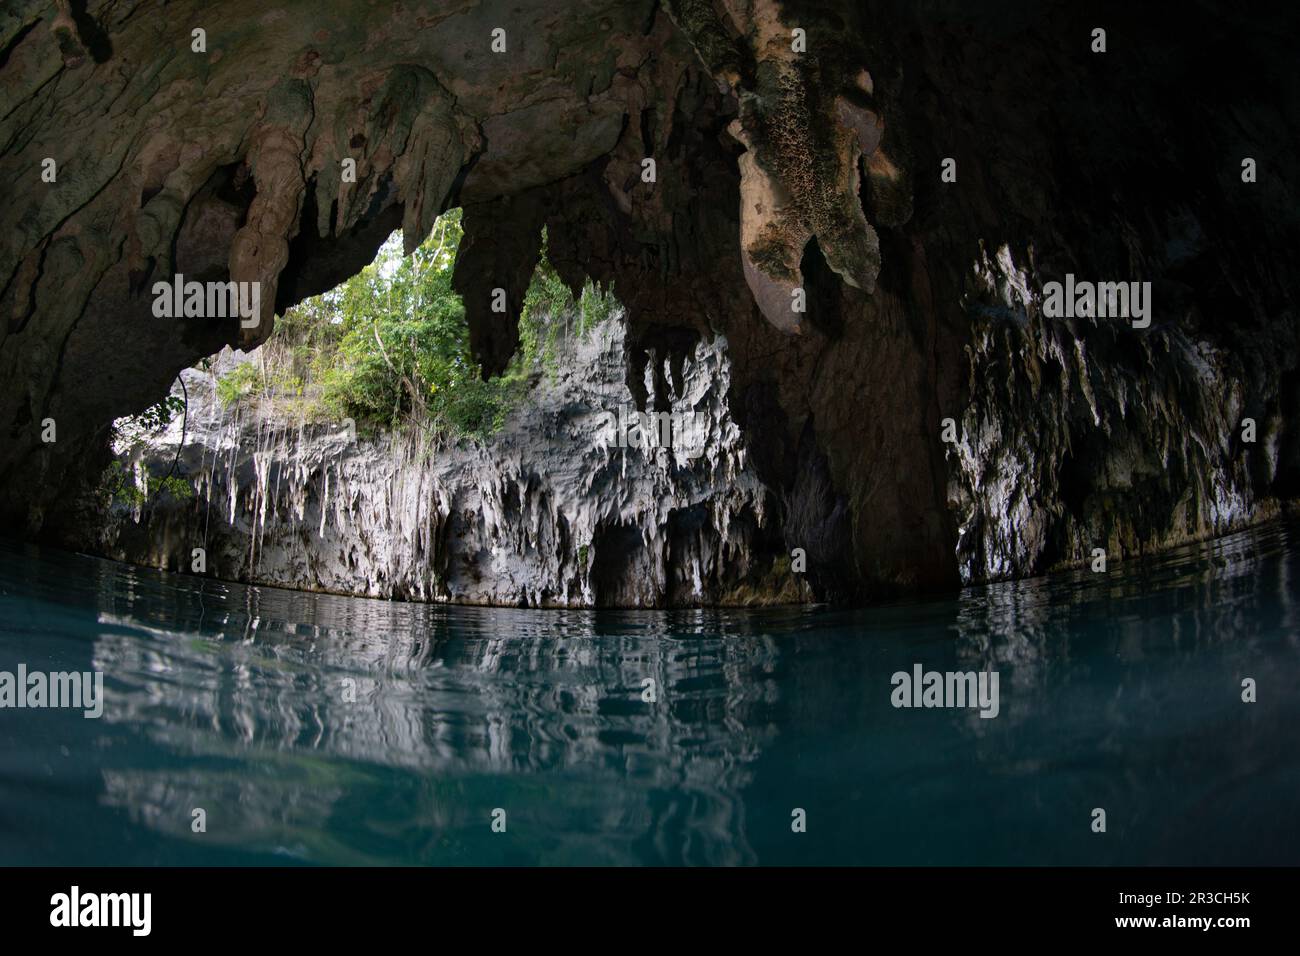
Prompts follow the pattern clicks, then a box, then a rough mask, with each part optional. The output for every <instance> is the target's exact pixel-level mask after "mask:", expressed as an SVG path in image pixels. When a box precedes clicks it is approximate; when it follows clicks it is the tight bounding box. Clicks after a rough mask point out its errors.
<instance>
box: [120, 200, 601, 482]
mask: <svg viewBox="0 0 1300 956" xmlns="http://www.w3.org/2000/svg"><path fill="white" fill-rule="evenodd" d="M462 238H463V231H462V228H461V210H460V209H451V210H448V211H447V212H444V213H443V214H442V215H441V216H440V217H439V218H438V219H437V220H436V222H435V223H434V226H433V228H432V230H431V231H430V234H429V236H428V237H427V238H426V239H425V240H424V242H422V243H421V244H420V245H419V246H418V247H417V248H416V249H414V250H413V251H412V252H411V254H410V255H404V254H403V246H402V234H401V232H400V230H399V231H396V232H394V233H392V234H391V235H390V236H389V237H388V238H387V239H386V240H385V241H384V242H383V243H382V244H381V245H380V247H379V249H378V251H377V253H376V255H375V257H374V260H373V261H372V262H371V263H370V264H369V265H367V266H365V267H364V268H362V269H361V270H360V271H359V272H357V273H356V274H355V275H353V276H351V277H350V278H348V279H347V280H345V281H344V282H342V283H340V284H339V285H337V286H335V287H334V288H333V289H330V290H328V291H326V292H323V293H321V294H319V295H316V296H313V297H311V298H308V299H305V300H303V301H302V302H300V303H298V304H297V305H294V306H292V307H291V308H288V309H285V310H284V311H283V313H281V314H279V315H277V316H276V320H275V328H274V330H273V332H272V333H271V335H270V336H269V337H268V338H267V340H266V341H265V342H264V343H262V344H261V345H260V346H258V347H256V348H254V349H252V350H250V351H247V352H244V351H239V350H236V349H232V348H229V347H227V348H224V349H222V350H221V351H220V352H218V353H216V354H214V355H211V356H209V357H207V358H205V359H203V360H201V361H200V362H198V363H197V364H196V365H195V366H194V367H193V368H190V369H186V370H184V371H183V372H182V374H181V376H180V377H179V378H178V381H177V383H176V385H175V386H174V388H173V390H172V393H171V394H170V395H168V396H167V397H166V398H165V399H163V400H162V401H160V402H159V403H157V404H156V405H154V406H152V407H151V408H149V409H147V410H146V411H145V412H144V413H143V414H141V415H135V416H130V417H128V418H123V419H119V420H118V421H116V422H115V423H114V426H113V427H114V432H113V452H114V460H113V462H112V463H111V464H110V469H109V475H108V476H107V481H108V483H109V484H110V486H111V487H110V488H109V491H110V494H112V495H117V496H121V497H123V498H125V499H127V500H128V501H130V502H131V503H133V504H139V502H140V501H141V500H142V499H147V498H148V497H150V496H151V495H153V494H155V493H156V492H157V491H158V489H159V488H162V487H164V486H165V487H166V490H167V491H168V492H170V493H172V494H174V495H183V494H184V493H185V492H186V491H187V489H185V488H183V487H181V485H182V484H184V482H183V481H180V480H179V479H177V478H176V476H175V475H174V474H168V475H167V476H166V477H160V476H158V475H150V474H148V473H147V472H148V471H149V470H150V469H147V468H144V467H143V466H142V461H143V460H144V459H145V458H146V457H149V456H150V453H151V452H152V453H154V455H153V457H154V458H155V459H156V451H157V446H158V445H159V444H160V442H167V443H176V444H177V445H178V447H179V446H180V445H184V444H185V443H186V442H187V441H190V442H193V441H194V440H195V439H196V436H197V432H196V426H199V425H201V424H202V422H203V421H209V422H213V423H216V424H218V425H221V426H223V427H231V428H233V429H234V430H235V431H236V432H237V431H240V430H243V429H247V428H250V427H258V428H261V429H263V430H266V431H281V432H283V431H285V430H287V429H293V428H298V429H301V428H314V429H320V428H324V429H326V430H342V431H343V432H344V433H346V434H347V435H348V436H349V437H350V438H351V439H352V440H354V441H355V440H356V438H357V437H358V436H361V437H362V438H363V439H365V438H377V437H380V436H383V435H394V434H400V433H416V432H420V433H423V436H422V437H424V438H432V439H433V440H434V441H435V442H436V443H437V444H444V443H454V442H458V441H463V440H469V441H474V442H479V443H487V442H490V441H491V440H492V436H493V435H494V434H496V433H497V432H498V431H499V430H500V429H501V428H502V427H503V425H504V423H505V421H506V419H507V418H508V417H509V416H510V414H511V413H512V412H513V411H515V410H516V409H518V408H520V407H521V406H523V405H525V404H527V403H529V402H531V401H532V400H533V396H534V394H535V388H536V386H537V385H538V384H539V383H541V382H542V381H544V380H545V379H546V378H547V377H548V376H554V375H555V374H556V370H557V368H558V367H559V366H560V365H561V364H562V360H563V359H564V357H565V356H566V355H567V354H568V353H569V352H570V351H571V349H572V348H573V347H574V346H575V345H576V343H578V342H579V341H581V340H582V339H583V338H585V337H586V336H588V335H589V334H590V333H591V331H592V330H593V329H595V328H596V327H597V326H599V325H601V324H602V323H605V322H609V321H618V322H621V321H622V318H623V309H622V307H621V305H620V304H619V303H618V300H617V299H616V298H615V297H614V294H613V291H612V289H611V290H601V289H600V288H598V287H596V286H594V285H593V284H592V283H591V282H590V281H588V282H587V283H586V285H585V286H584V288H582V289H581V290H580V291H579V293H578V294H577V295H576V296H575V295H574V294H573V292H572V291H571V290H570V289H569V288H568V287H567V286H566V285H565V284H564V282H563V281H562V280H561V279H560V278H559V276H558V275H557V273H556V271H555V269H554V268H553V267H552V265H551V263H550V261H549V260H548V258H547V255H546V242H545V233H544V232H543V241H542V249H541V255H540V258H539V261H538V263H537V266H536V268H535V270H534V272H533V275H532V278H531V281H530V284H529V286H528V289H527V292H526V294H525V296H524V300H523V304H522V308H521V310H520V315H519V318H518V327H519V345H518V348H517V349H516V352H515V355H514V357H513V358H512V359H511V361H510V363H509V365H508V366H507V368H506V369H505V371H504V372H502V373H501V374H499V375H496V376H493V377H488V378H485V377H484V375H483V374H482V368H481V366H480V364H479V363H478V362H477V361H476V360H475V359H474V357H473V354H472V350H471V343H470V332H469V327H468V323H467V321H466V315H465V307H464V303H463V301H462V298H461V296H460V294H459V293H458V292H457V291H456V290H455V288H454V287H453V272H454V268H455V264H456V257H457V254H458V252H459V249H460V244H461V240H462ZM500 320H501V321H508V318H507V317H506V316H500ZM178 457H179V453H178Z"/></svg>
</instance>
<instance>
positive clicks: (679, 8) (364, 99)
mask: <svg viewBox="0 0 1300 956" xmlns="http://www.w3.org/2000/svg"><path fill="white" fill-rule="evenodd" d="M1285 13H1286V11H1285V8H1284V7H1283V6H1282V5H1278V7H1277V9H1276V10H1274V9H1273V6H1272V5H1269V4H1266V5H1264V7H1258V6H1256V7H1252V8H1251V10H1250V11H1245V10H1243V11H1242V12H1241V13H1239V14H1238V13H1231V12H1227V13H1225V12H1215V11H1212V10H1210V9H1209V8H1206V7H1201V6H1197V7H1195V8H1193V9H1190V10H1189V11H1188V12H1187V14H1186V16H1185V17H1182V18H1180V20H1179V22H1178V23H1177V24H1170V23H1169V22H1168V21H1167V20H1165V19H1162V18H1161V16H1160V14H1159V13H1158V12H1156V11H1151V10H1146V9H1143V8H1141V7H1140V6H1139V5H1128V7H1126V8H1123V9H1116V10H1113V11H1109V12H1107V13H1106V15H1105V16H1106V27H1107V29H1108V31H1109V38H1110V46H1109V50H1108V52H1106V53H1105V54H1097V53H1094V52H1092V50H1091V49H1090V43H1089V41H1090V37H1091V31H1092V29H1093V28H1094V27H1095V26H1096V24H1095V23H1094V22H1092V19H1091V18H1090V17H1089V16H1085V15H1084V14H1083V13H1082V12H1081V11H1079V10H1078V9H1077V7H1075V6H1073V5H1071V4H1069V3H1066V2H1064V0H1049V2H1046V3H1041V2H1040V3H1035V4H1028V3H1022V2H1017V0H987V2H982V3H980V4H970V5H966V4H952V3H948V2H943V0H921V2H908V3H901V2H891V0H868V2H865V3H863V2H854V3H850V2H847V0H843V2H841V0H826V2H818V3H797V2H794V0H666V2H663V3H656V2H654V0H639V2H630V3H629V2H613V0H578V2H573V3H564V4H550V3H542V2H538V3H529V4H523V5H518V4H512V3H506V2H494V0H489V2H485V3H480V4H475V5H465V6H456V5H450V4H442V3H413V4H369V3H360V2H351V0H342V2H337V3H331V4H328V5H324V6H322V5H321V4H318V3H308V2H305V0H292V2H285V3H279V4H275V5H270V6H268V5H267V4H252V3H248V2H244V0H228V2H222V3H215V4H214V3H199V2H197V0H188V2H184V0H183V2H174V3H168V4H165V5H161V6H160V5H157V4H151V3H145V2H131V0H117V2H91V3H88V4H85V5H76V4H62V3H50V2H39V0H18V2H16V3H11V4H10V5H9V6H8V7H6V8H5V10H4V11H3V13H0V89H3V108H2V109H0V182H4V183H5V184H6V186H7V202H6V204H5V207H4V210H3V212H2V213H0V215H3V217H4V225H5V229H4V238H3V243H2V244H0V315H3V317H4V321H3V323H0V437H2V441H0V515H2V516H3V520H4V525H5V527H6V528H12V529H14V530H15V531H17V532H19V533H26V534H31V535H38V534H39V535H44V536H47V537H49V538H52V539H54V540H69V535H68V533H67V532H69V530H70V529H68V528H67V527H66V524H67V522H68V521H70V520H72V519H71V518H70V515H71V514H72V509H70V508H69V507H68V506H67V503H68V502H71V501H74V500H78V497H79V494H80V492H81V491H82V490H83V489H84V488H85V487H86V486H87V485H88V484H89V483H91V482H93V481H94V479H95V478H96V477H97V475H98V473H99V471H100V470H101V469H102V466H103V464H104V462H105V460H106V455H107V451H106V447H107V431H108V426H109V423H110V422H111V421H112V420H113V419H114V418H116V417H118V416H120V415H125V414H130V413H136V412H139V411H141V410H142V409H144V408H145V407H147V406H148V405H150V404H152V403H153V402H155V401H157V400H158V399H159V398H160V397H162V396H163V395H165V394H166V393H167V391H168V389H169V388H170V387H171V385H172V383H173V381H174V380H175V378H176V375H177V374H178V372H179V371H180V370H181V369H183V368H186V367H188V366H190V365H191V364H192V363H193V362H195V361H196V360H197V359H199V358H201V357H203V356H207V355H211V354H213V353H215V352H216V351H217V350H219V349H220V348H221V347H222V346H223V345H227V344H230V345H235V344H243V345H247V346H251V345H255V344H256V343H257V342H259V341H262V340H264V339H265V336H266V335H268V334H269V332H270V330H271V321H272V314H273V313H278V312H280V311H282V310H283V309H285V308H287V307H288V306H289V305H291V304H293V303H295V302H297V301H300V300H301V299H303V298H304V297H307V296H310V295H313V294H316V293H319V292H321V291H324V290H325V289H328V288H330V287H332V286H333V285H335V284H337V283H338V282H340V281H341V280H343V279H344V278H346V277H347V276H348V275H351V274H352V273H354V272H356V271H357V270H358V269H359V268H360V267H361V266H362V265H364V264H365V263H366V262H368V261H369V260H370V259H371V258H372V257H373V254H374V252H375V250H376V249H377V248H378V246H379V244H380V243H381V242H382V241H383V239H384V238H385V237H386V236H387V235H388V234H389V233H390V232H392V231H393V230H394V229H396V228H402V229H403V230H404V232H405V234H406V242H407V247H408V248H410V247H411V246H413V245H414V244H415V243H417V242H418V241H419V240H420V239H421V238H422V237H423V236H424V235H426V234H427V233H428V231H429V229H430V226H431V224H432V222H433V219H434V218H435V217H436V215H437V214H438V213H439V212H440V211H442V210H444V209H446V208H449V207H452V206H461V207H463V208H464V216H465V222H466V241H465V244H464V246H463V249H462V257H463V258H462V261H461V262H460V263H458V265H457V271H456V284H457V288H458V290H459V291H460V292H461V293H462V295H463V297H464V299H465V303H466V313H467V321H468V322H469V323H470V328H471V334H472V341H473V345H474V350H475V353H476V356H477V357H478V358H479V359H480V361H481V363H482V365H483V368H484V371H485V373H487V374H492V373H493V372H494V371H497V370H499V369H500V368H502V367H503V365H504V363H505V362H507V361H508V360H509V356H510V354H511V353H512V352H513V350H514V348H515V344H516V341H517V332H516V331H515V328H514V325H515V321H516V318H517V315H518V309H519V306H520V299H521V295H520V293H521V291H522V288H523V287H524V286H526V281H527V274H528V273H529V271H530V268H531V267H530V266H529V262H530V261H531V260H532V259H533V257H534V256H535V255H536V252H537V248H538V243H539V241H540V233H541V229H542V228H545V230H546V237H547V243H548V255H549V257H550V258H551V260H552V261H553V262H554V264H555V266H556V268H557V270H558V271H559V273H560V274H561V276H562V277H563V278H564V280H565V281H566V283H568V284H569V285H571V286H573V287H575V288H576V287H578V286H579V285H580V284H581V283H582V282H583V281H584V280H585V279H586V278H588V277H590V278H592V279H594V280H596V281H597V282H599V283H601V284H602V285H609V284H613V285H614V287H615V288H616V289H617V291H618V294H619V296H620V299H621V300H622V301H623V302H624V303H625V305H626V306H627V317H628V332H627V339H626V346H625V352H626V360H627V383H628V386H629V388H630V389H631V392H632V394H634V395H635V396H636V397H637V399H638V400H639V401H642V402H653V401H655V398H654V395H656V394H658V395H662V394H666V392H665V391H664V390H662V389H660V390H652V389H647V388H646V386H645V375H646V374H647V369H649V375H650V376H651V381H655V380H656V377H657V376H663V375H664V372H663V371H662V368H661V366H662V360H663V359H664V358H665V357H667V359H668V367H669V369H671V368H672V367H673V364H674V363H678V364H680V363H681V362H682V361H684V360H685V358H686V357H687V356H689V355H691V354H693V350H694V349H695V348H696V346H697V344H698V343H699V342H701V341H711V340H712V339H713V337H714V336H715V335H717V334H719V333H721V334H723V335H725V337H726V340H727V342H728V348H729V350H730V355H731V357H732V363H733V366H732V378H731V384H730V395H729V405H730V407H731V409H732V414H733V415H734V416H735V418H736V420H737V422H738V423H739V424H740V426H741V428H742V431H743V432H744V434H745V441H746V447H747V448H748V449H749V450H750V452H749V453H750V460H751V461H752V464H753V467H754V468H755V469H756V470H757V473H758V474H759V475H760V476H761V478H762V480H763V482H764V484H765V485H766V486H767V487H768V488H770V489H771V490H772V492H773V494H774V495H775V496H776V497H777V498H778V499H779V501H780V508H779V515H777V516H776V517H775V518H774V519H773V520H774V521H775V527H779V528H780V529H782V533H783V535H784V536H785V538H786V542H785V543H786V546H787V547H788V548H794V547H801V548H804V549H805V550H806V552H807V554H808V558H809V569H808V582H809V583H810V584H811V586H812V587H813V589H814V591H815V593H816V594H817V595H819V596H821V597H829V598H850V599H852V598H861V597H870V596H873V595H877V594H881V593H884V592H888V591H892V590H899V589H913V588H936V587H951V586H955V585H956V584H957V583H959V582H960V581H962V580H970V581H978V580H983V579H986V578H990V577H1001V576H1014V575H1020V574H1026V573H1033V572H1037V571H1041V570H1045V569H1048V568H1051V567H1056V566H1061V565H1067V564H1073V563H1077V562H1078V561H1080V560H1081V559H1082V558H1083V557H1084V556H1086V555H1087V554H1089V553H1090V551H1091V549H1093V548H1095V547H1098V546H1100V547H1104V548H1106V549H1108V550H1109V551H1110V552H1111V553H1112V556H1113V557H1116V558H1123V557H1127V556H1131V555H1135V554H1141V553H1144V552H1146V551H1150V550H1152V549H1155V548H1159V547H1163V546H1166V545H1168V544H1170V543H1173V542H1176V541H1180V540H1186V539H1188V538H1193V537H1202V536H1205V535H1209V534H1216V533H1222V532H1224V531H1227V530H1229V529H1231V528H1233V527H1236V526H1239V525H1240V524H1243V523H1248V522H1251V521H1256V520H1259V519H1260V518H1262V517H1264V516H1267V515H1269V514H1272V513H1275V512H1276V511H1277V510H1278V508H1279V507H1282V506H1284V505H1285V503H1286V502H1287V501H1288V500H1290V499H1291V498H1293V497H1294V496H1295V494H1296V491H1297V489H1298V488H1300V442H1297V436H1296V430H1295V427H1294V425H1293V424H1292V423H1293V421H1294V419H1295V415H1296V414H1297V411H1300V409H1298V408H1297V406H1298V405H1300V402H1298V401H1297V395H1296V388H1297V381H1300V380H1298V379H1297V376H1296V368H1297V364H1298V363H1300V358H1298V348H1300V346H1298V344H1297V335H1296V331H1297V330H1296V318H1295V310H1294V305H1293V303H1294V302H1295V299H1296V288H1295V286H1296V278H1295V274H1294V270H1293V269H1292V268H1291V265H1292V261H1293V259H1294V255H1295V250H1296V249H1297V247H1300V228H1298V226H1297V209H1298V208H1300V205H1298V204H1297V202H1296V196H1295V193H1294V188H1293V186H1292V185H1291V183H1290V181H1289V179H1288V175H1287V173H1286V172H1285V171H1286V170H1287V169H1288V164H1289V163H1290V162H1291V159H1290V157H1293V156H1294V155H1295V154H1296V151H1297V147H1300V142H1297V139H1298V138H1300V136H1298V134H1297V122H1296V116H1297V114H1298V111H1300V96H1298V95H1297V90H1296V81H1295V77H1294V71H1292V70H1289V69H1287V68H1285V67H1283V66H1282V64H1287V63H1289V51H1287V50H1286V49H1285V45H1284V44H1285V39H1284V38H1285V31H1283V30H1281V29H1271V28H1270V24H1274V23H1276V24H1282V23H1284V22H1285V20H1284V16H1285ZM196 31H202V43H200V42H199V41H198V39H197V37H196ZM498 31H500V32H498ZM1207 63H1213V64H1214V68H1213V70H1209V69H1207V67H1206V64H1207ZM647 158H651V159H653V160H654V161H655V176H654V177H653V179H651V180H647V179H645V178H643V177H642V175H641V173H642V170H643V169H644V165H643V162H644V160H645V159H647ZM1245 158H1250V159H1251V160H1252V161H1253V162H1254V163H1255V164H1256V167H1257V169H1258V175H1257V177H1255V178H1252V179H1251V180H1250V181H1246V180H1245V178H1244V177H1243V175H1242V163H1243V160H1244V159H1245ZM945 168H946V169H951V170H954V171H955V180H954V181H945V180H944V179H941V175H940V174H941V170H943V169H945ZM52 171H53V172H54V178H53V180H52V181H51V180H50V179H47V178H46V177H47V176H48V174H49V173H50V172H52ZM345 171H346V172H347V173H348V174H347V175H345ZM1004 247H1005V248H1006V249H1007V250H1008V253H1007V257H1006V258H1007V261H1006V263H1004V262H1003V260H1002V258H1001V257H1000V256H999V253H998V250H1001V249H1003V248H1004ZM1008 263H1009V264H1008ZM1071 272H1073V273H1076V274H1080V275H1088V276H1093V277H1096V278H1097V279H1099V280H1108V281H1116V282H1119V281H1149V282H1151V283H1152V288H1153V296H1154V303H1155V304H1154V318H1153V322H1152V324H1151V326H1150V327H1149V328H1146V329H1140V330H1139V329H1133V328H1131V327H1126V326H1125V325H1124V324H1123V323H1109V324H1108V323H1107V322H1105V321H1102V320H1097V319H1090V318H1083V319H1069V320H1061V319H1053V318H1049V317H1046V316H1043V315H1042V314H1041V309H1040V304H1041V289H1042V286H1043V284H1045V283H1047V282H1050V281H1055V280H1060V279H1061V278H1062V277H1063V276H1065V275H1066V274H1067V273H1071ZM177 273H183V274H184V275H185V276H186V277H188V278H194V279H196V280H199V281H226V280H230V279H236V280H246V281H259V282H261V283H262V284H263V296H262V302H263V310H264V313H263V315H262V316H261V321H260V322H259V323H258V324H257V326H256V327H253V328H249V329H245V330H241V329H240V327H239V322H238V320H237V319H230V320H227V321H213V320H206V319H185V320H177V319H163V318H159V317H156V316H154V315H153V313H152V310H151V309H150V295H149V290H150V289H151V287H152V285H153V283H154V282H156V281H159V280H164V281H169V280H170V279H171V278H172V277H173V276H174V275H175V274H177ZM521 283H522V285H521ZM498 288H500V289H504V290H505V292H506V303H507V310H506V312H505V313H504V314H500V313H495V312H492V311H491V308H490V306H489V305H488V303H490V301H491V298H492V294H493V291H494V290H495V289H498ZM797 290H801V291H802V294H803V298H804V300H805V304H806V310H805V311H803V312H799V311H796V310H793V309H792V308H791V302H792V301H793V300H794V298H795V296H794V295H793V293H794V292H796V291H797ZM1009 290H1010V291H1009ZM652 354H653V355H654V356H656V357H657V358H656V360H655V361H654V362H653V363H651V362H649V360H648V357H649V356H650V355H652ZM1244 418H1251V419H1253V420H1254V421H1256V422H1258V423H1260V435H1261V436H1262V437H1261V438H1260V439H1259V440H1258V441H1255V442H1247V441H1245V440H1244V439H1243V438H1242V435H1243V434H1244V433H1243V430H1242V419H1244ZM945 420H951V421H952V422H953V423H954V424H955V425H956V426H958V428H957V430H958V435H957V436H956V440H955V441H953V442H945V441H944V440H943V438H942V435H943V425H942V423H943V422H944V421H945ZM47 422H53V423H55V425H56V427H57V440H56V441H46V440H43V438H42V435H43V434H44V433H47V432H48V429H46V428H45V427H44V426H45V424H46V423H47ZM72 530H75V529H72Z"/></svg>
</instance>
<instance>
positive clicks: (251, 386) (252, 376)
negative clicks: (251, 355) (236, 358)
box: [217, 362, 262, 405]
mask: <svg viewBox="0 0 1300 956" xmlns="http://www.w3.org/2000/svg"><path fill="white" fill-rule="evenodd" d="M261 390H262V377H261V376H260V375H258V374H257V368H256V367H255V366H254V365H253V363H252V362H245V363H243V364H242V365H236V366H235V367H234V368H233V369H231V370H230V371H229V372H227V373H226V374H225V375H223V376H221V378H219V379H217V398H218V399H219V400H220V402H221V404H222V405H234V404H235V403H236V402H238V401H239V400H240V399H243V398H247V397H248V396H250V395H254V394H256V393H258V392H260V391H261Z"/></svg>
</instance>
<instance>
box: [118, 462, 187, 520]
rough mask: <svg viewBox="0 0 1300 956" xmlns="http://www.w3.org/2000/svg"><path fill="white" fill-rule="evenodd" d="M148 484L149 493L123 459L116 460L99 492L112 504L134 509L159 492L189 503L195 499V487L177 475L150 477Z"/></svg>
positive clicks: (147, 480)
mask: <svg viewBox="0 0 1300 956" xmlns="http://www.w3.org/2000/svg"><path fill="white" fill-rule="evenodd" d="M146 484H147V485H148V490H147V491H146V490H145V489H142V488H141V487H140V486H139V485H138V484H136V482H135V477H134V475H132V474H131V472H129V471H127V468H126V465H125V464H123V461H122V459H120V458H115V459H113V460H112V461H111V462H109V464H108V467H107V468H106V469H104V474H103V476H102V477H101V479H100V485H99V490H100V493H101V494H102V495H103V496H104V497H105V498H107V499H108V500H109V502H110V503H111V502H118V503H121V504H124V505H127V506H128V507H132V508H138V507H140V506H141V505H143V504H144V503H145V502H146V501H147V500H148V499H150V498H152V497H153V496H154V495H156V494H158V493H159V492H166V493H167V494H169V495H171V496H172V497H173V498H176V499H178V500H181V501H188V500H189V499H190V498H193V497H194V487H193V486H192V485H191V484H190V483H189V482H188V481H186V480H185V479H184V478H181V477H178V476H176V475H167V476H166V477H162V478H159V477H157V476H156V475H150V476H149V477H148V478H147V479H146Z"/></svg>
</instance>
